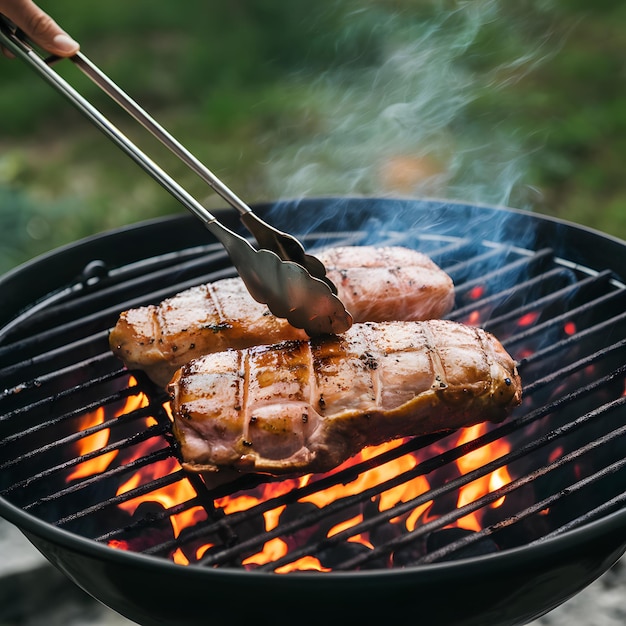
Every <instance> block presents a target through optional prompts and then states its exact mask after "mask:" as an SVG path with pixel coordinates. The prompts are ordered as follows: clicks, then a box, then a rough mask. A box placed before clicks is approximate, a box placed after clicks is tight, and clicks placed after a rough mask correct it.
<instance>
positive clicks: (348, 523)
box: [67, 320, 528, 573]
mask: <svg viewBox="0 0 626 626" xmlns="http://www.w3.org/2000/svg"><path fill="white" fill-rule="evenodd" d="M526 321H528V320H526ZM131 380H132V379H131ZM133 384H136V383H133ZM147 405H148V399H147V398H146V397H145V396H144V395H143V394H141V393H140V394H137V395H134V396H131V397H129V398H128V399H127V400H126V402H125V405H124V407H122V408H121V409H120V410H118V411H117V412H115V416H116V417H119V416H120V415H122V414H124V413H126V412H130V411H133V410H135V409H138V408H141V407H145V406H147ZM164 408H165V410H166V411H167V412H168V415H170V417H171V414H170V412H169V405H167V404H166V405H164ZM105 413H106V409H105V408H100V409H98V410H97V411H94V412H92V413H89V414H87V415H85V416H84V419H83V422H82V423H81V430H85V429H88V428H91V427H93V426H95V425H97V424H102V423H104V421H105V419H106V415H105ZM144 423H145V426H146V427H149V426H150V425H152V424H155V423H156V420H155V419H154V418H153V417H147V418H145V420H144ZM486 429H487V426H486V425H485V424H480V425H478V426H473V427H471V428H466V429H462V430H460V431H459V433H458V438H457V440H456V442H455V445H463V444H465V443H467V442H469V441H472V440H474V439H476V438H477V437H480V436H481V435H483V434H484V433H485V432H486ZM109 435H110V430H109V429H103V430H102V431H99V432H97V433H95V434H92V435H89V436H86V437H84V438H83V439H81V440H80V441H79V442H78V444H77V451H78V453H79V454H80V455H84V454H87V453H90V452H96V451H97V450H99V449H101V448H103V447H104V446H106V445H107V443H108V440H109ZM404 441H405V440H396V441H392V442H388V443H384V444H381V445H379V446H371V447H368V448H365V449H363V450H362V451H361V453H360V454H358V455H356V456H355V457H354V458H352V459H351V460H349V461H348V462H346V463H345V464H344V465H342V466H340V467H339V468H337V469H336V470H334V471H335V472H338V471H341V470H342V469H344V468H345V467H347V466H349V465H354V464H356V463H359V462H364V461H368V460H370V459H373V458H375V457H377V456H378V455H380V454H382V453H385V452H387V451H390V450H393V449H394V448H396V447H398V446H400V445H402V443H404ZM162 447H163V442H162V438H161V437H153V438H151V439H149V440H147V441H145V442H143V443H141V444H138V445H136V446H134V447H133V449H131V450H125V451H124V455H125V456H124V458H123V459H119V458H117V455H118V453H117V452H116V451H113V452H110V453H107V454H102V455H100V456H98V457H96V458H94V459H92V460H88V461H84V462H82V463H80V464H79V465H78V466H77V467H76V468H75V469H74V470H73V471H72V473H71V474H70V475H68V477H67V480H68V481H69V480H75V479H77V478H82V477H87V476H90V475H93V474H97V473H100V472H102V471H104V470H106V469H107V468H108V467H109V466H110V465H111V463H112V462H113V461H115V462H116V463H119V464H126V463H129V462H131V461H133V460H135V459H139V458H142V457H144V456H146V455H149V454H151V453H152V452H154V451H155V450H159V449H161V448H162ZM509 448H510V446H509V444H508V443H507V442H506V441H503V440H497V441H496V442H493V443H490V444H487V445H484V446H482V447H481V448H478V449H477V450H475V451H473V452H470V453H468V454H465V455H464V456H462V457H461V458H459V459H458V461H457V469H458V471H459V472H460V474H462V475H463V474H466V473H468V472H471V471H473V470H475V469H477V468H479V467H482V466H484V465H485V464H486V463H488V462H490V461H492V460H494V459H497V458H499V457H501V456H502V455H504V454H507V453H508V452H509ZM422 460H423V459H421V458H420V453H419V452H418V453H414V454H404V455H401V456H399V457H398V458H394V459H391V460H389V461H387V462H385V463H381V464H374V465H373V467H372V468H370V469H368V470H366V471H364V472H362V473H360V474H359V475H357V476H356V477H355V478H354V480H352V481H351V482H347V483H345V484H344V483H339V484H335V485H332V486H330V487H328V488H326V489H323V490H320V491H314V492H313V493H311V494H310V495H306V496H304V497H302V498H301V499H300V500H299V502H300V503H311V504H313V505H315V506H317V507H319V508H320V509H321V508H324V507H326V506H327V505H329V504H330V503H333V502H336V501H337V500H339V499H342V498H348V497H350V496H353V495H359V494H361V493H363V491H365V490H367V489H371V488H374V487H377V486H379V485H382V484H383V483H384V482H385V481H388V480H390V479H391V478H393V477H395V476H399V475H401V474H404V473H406V472H410V471H411V470H413V469H414V468H415V467H416V466H417V465H418V464H419V463H420V462H421V461H422ZM177 472H181V466H180V464H179V463H178V461H177V460H176V459H174V458H171V457H168V458H167V459H165V460H162V461H158V462H153V463H150V464H148V465H146V466H144V467H141V468H140V469H138V470H137V471H135V472H134V473H133V474H132V475H131V476H130V478H128V480H126V481H125V482H124V483H123V484H121V485H120V486H119V488H118V490H117V495H118V496H121V495H123V494H130V495H131V497H129V499H128V500H125V501H123V502H121V503H120V504H119V505H118V506H119V507H120V508H121V509H122V510H124V511H126V512H127V513H128V515H131V516H132V515H133V514H134V513H135V512H136V510H137V508H138V507H139V506H140V505H141V504H142V503H144V502H152V503H158V504H159V505H160V506H162V507H163V509H164V510H166V511H169V510H172V509H174V508H175V507H178V508H179V509H181V510H177V511H176V512H175V513H172V514H171V515H169V516H168V517H167V519H168V520H169V521H170V523H171V532H172V536H173V537H174V538H176V537H179V536H180V534H181V532H182V531H183V530H184V529H185V528H189V527H191V526H194V525H195V524H197V523H199V522H200V521H203V520H205V519H206V518H207V513H206V512H205V510H204V509H203V508H202V507H200V506H195V505H193V506H191V503H192V501H193V500H194V499H195V498H196V497H197V495H198V494H197V493H196V490H195V488H194V487H193V485H192V483H191V482H190V481H189V479H187V478H184V477H183V478H182V479H180V478H178V477H176V480H173V481H172V483H171V484H169V485H165V486H163V487H159V488H157V489H154V490H152V491H150V492H148V493H145V494H140V495H137V496H135V497H132V491H133V490H134V489H137V488H139V487H141V486H143V485H149V484H150V483H151V482H152V481H154V480H158V479H163V478H165V477H167V476H169V475H171V474H173V473H177ZM451 477H452V476H449V477H448V478H451ZM316 478H317V477H316V476H314V475H306V476H302V477H299V478H289V479H285V480H280V481H274V482H269V483H266V484H261V485H259V486H258V487H256V488H254V489H253V490H251V491H249V492H239V493H236V494H233V495H231V496H224V497H222V498H219V499H216V500H215V501H214V505H215V507H216V508H220V509H222V510H223V512H224V513H225V514H226V515H230V514H232V513H236V512H238V511H246V510H248V509H250V508H251V507H254V506H256V505H258V504H260V503H262V502H266V501H268V500H270V499H272V498H277V497H280V496H281V495H284V494H287V493H289V492H291V491H293V490H294V489H297V488H299V487H304V486H306V485H308V484H309V483H310V482H311V481H313V480H315V479H316ZM510 481H511V477H510V475H509V472H508V470H507V468H506V467H500V468H498V469H497V470H496V471H494V472H492V473H490V474H489V475H486V476H484V477H482V478H479V479H477V480H474V481H472V482H471V483H470V484H468V485H466V486H464V487H462V488H461V489H460V490H459V493H458V498H457V507H459V508H460V507H462V506H464V505H466V504H468V503H471V502H474V501H476V500H477V499H479V498H481V497H483V496H485V495H486V494H488V493H491V492H493V491H495V490H497V489H498V488H500V487H502V486H503V485H506V484H507V483H509V482H510ZM430 488H431V484H430V483H429V480H428V478H427V477H426V476H422V475H418V476H416V477H414V478H412V479H410V480H406V481H402V482H401V483H400V484H398V485H397V486H394V487H391V488H389V489H386V490H384V491H382V492H380V493H379V494H378V495H376V497H374V498H372V501H371V506H376V507H377V508H378V510H379V511H381V512H384V511H390V510H393V508H394V507H395V506H397V505H398V504H401V503H403V502H408V501H411V500H413V499H415V498H418V497H419V496H422V495H423V494H426V493H428V491H429V490H430ZM503 502H504V497H502V498H499V499H498V500H496V501H495V502H493V503H492V504H491V507H494V508H495V507H498V506H501V505H502V503H503ZM186 503H189V504H188V507H189V508H184V505H185V504H186ZM431 507H432V501H426V502H425V503H422V504H421V505H420V506H418V507H416V508H415V509H413V510H412V511H411V512H410V513H407V514H404V515H401V516H398V517H397V518H393V519H391V520H390V522H391V523H392V524H394V525H400V524H402V525H403V526H404V527H405V528H406V530H407V531H413V530H415V529H416V528H418V527H419V525H420V524H423V523H424V522H425V521H428V516H429V510H430V508H431ZM285 508H286V505H284V504H281V505H280V506H277V507H275V508H274V509H270V510H264V511H263V521H264V527H265V531H266V532H271V531H275V530H276V528H277V527H278V525H279V524H280V516H281V514H282V513H283V512H284V510H285ZM363 521H364V515H363V513H362V512H361V513H358V514H352V515H351V516H350V517H349V518H348V519H345V520H341V519H340V518H339V517H338V519H337V521H336V523H335V525H333V526H332V528H330V530H328V531H327V537H332V536H333V535H336V534H337V533H343V534H345V536H346V537H348V539H347V541H350V542H356V543H361V544H363V545H365V546H368V547H369V548H373V545H372V543H371V538H370V536H369V532H362V531H360V530H359V525H360V524H361V523H362V522H363ZM455 525H456V526H458V527H460V528H465V529H469V530H480V529H481V513H480V511H477V512H474V513H471V514H468V515H465V516H464V517H463V518H461V519H459V520H458V521H457V522H456V524H455ZM398 528H399V526H398ZM352 529H353V534H351V532H352ZM288 541H289V542H292V539H288ZM288 541H286V540H285V539H283V538H281V537H278V536H277V537H273V538H270V539H268V540H267V541H265V542H264V544H263V546H262V547H261V548H260V549H259V550H258V551H257V552H256V553H255V554H252V555H250V556H248V557H247V558H245V560H244V561H243V565H244V566H246V567H248V568H255V567H258V566H261V565H265V564H268V563H272V562H274V561H276V560H278V559H281V558H283V557H284V556H285V555H287V554H288V552H289V550H290V543H288ZM109 545H110V546H111V547H114V548H117V549H123V550H127V549H130V546H129V544H128V542H126V541H123V540H111V541H110V542H109ZM212 547H213V544H212V543H211V542H206V543H205V544H204V545H200V546H198V545H197V544H196V546H194V547H193V549H192V550H187V551H185V552H184V551H183V550H182V549H181V548H177V549H176V550H175V551H174V552H173V553H172V555H171V558H172V560H173V561H174V562H175V563H178V564H183V565H187V564H189V563H190V562H191V561H198V560H199V559H201V558H202V557H203V556H204V554H205V553H206V551H207V550H209V549H210V548H212ZM297 570H316V571H329V569H328V568H327V567H325V566H324V565H322V564H321V563H320V561H319V560H318V559H317V558H316V557H314V556H310V555H309V556H304V557H302V558H298V559H296V560H294V561H293V562H291V563H288V564H286V565H281V566H280V567H277V568H276V569H275V571H276V572H277V573H286V572H292V571H297Z"/></svg>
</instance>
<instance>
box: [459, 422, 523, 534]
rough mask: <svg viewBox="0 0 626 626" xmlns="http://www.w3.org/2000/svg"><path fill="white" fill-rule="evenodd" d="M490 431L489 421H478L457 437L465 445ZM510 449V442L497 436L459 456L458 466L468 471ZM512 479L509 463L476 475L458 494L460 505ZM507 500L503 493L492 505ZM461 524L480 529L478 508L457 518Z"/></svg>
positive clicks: (470, 528) (476, 529)
mask: <svg viewBox="0 0 626 626" xmlns="http://www.w3.org/2000/svg"><path fill="white" fill-rule="evenodd" d="M486 431H487V426H486V424H477V425H476V426H471V427H469V428H465V429H463V431H461V435H460V437H459V439H458V441H457V444H458V445H462V444H464V443H467V442H469V441H472V440H474V439H477V438H478V437H480V436H482V435H483V434H485V433H486ZM509 451H510V445H509V444H508V443H507V442H506V441H505V440H501V439H498V440H496V441H494V442H492V443H490V444H487V445H484V446H482V447H481V448H477V449H476V450H474V451H473V452H469V453H468V454H465V455H464V456H462V457H460V458H459V459H458V460H457V465H458V468H459V470H460V472H461V474H467V473H468V472H471V471H473V470H475V469H478V468H480V467H482V466H484V465H486V464H487V463H489V462H490V461H492V460H494V459H497V458H499V457H501V456H503V455H505V454H507V453H508V452H509ZM510 482H511V476H510V475H509V472H508V470H507V468H506V466H503V467H499V468H498V469H497V470H495V471H494V472H491V473H490V474H488V475H485V476H482V477H480V478H477V479H476V480H474V481H472V482H471V483H469V484H468V485H465V486H463V487H461V489H460V490H459V497H458V500H457V507H458V508H461V507H463V506H465V505H466V504H470V503H472V502H475V501H476V500H478V499H479V498H482V497H483V496H485V495H486V494H488V493H492V492H493V491H496V490H497V489H499V488H500V487H502V486H504V485H506V484H508V483H510ZM503 503H504V496H503V497H502V498H499V499H498V500H496V501H495V502H493V503H492V504H491V507H492V508H497V507H499V506H502V504H503ZM458 525H459V527H460V528H465V529H466V530H475V531H479V530H480V529H481V528H482V525H481V523H480V518H479V516H478V515H477V513H476V512H472V513H470V514H469V515H466V516H465V517H463V518H461V519H459V520H458Z"/></svg>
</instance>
